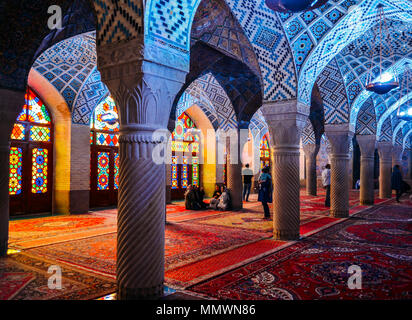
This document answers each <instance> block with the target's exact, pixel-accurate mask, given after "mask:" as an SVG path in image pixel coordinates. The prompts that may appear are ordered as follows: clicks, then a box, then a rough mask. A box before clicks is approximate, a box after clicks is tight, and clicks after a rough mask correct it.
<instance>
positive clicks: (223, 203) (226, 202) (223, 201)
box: [217, 186, 230, 211]
mask: <svg viewBox="0 0 412 320" xmlns="http://www.w3.org/2000/svg"><path fill="white" fill-rule="evenodd" d="M221 190H222V195H221V196H220V198H219V204H218V205H217V208H218V209H219V210H223V211H226V210H228V209H229V208H230V194H229V191H228V190H227V188H226V187H225V186H222V188H221Z"/></svg>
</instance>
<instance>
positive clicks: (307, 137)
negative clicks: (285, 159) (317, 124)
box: [301, 118, 316, 145]
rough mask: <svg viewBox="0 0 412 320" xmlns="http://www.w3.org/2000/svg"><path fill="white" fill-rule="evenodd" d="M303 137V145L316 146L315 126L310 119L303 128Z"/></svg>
mask: <svg viewBox="0 0 412 320" xmlns="http://www.w3.org/2000/svg"><path fill="white" fill-rule="evenodd" d="M301 137H302V144H303V145H306V144H316V138H315V132H314V131H313V126H312V123H311V121H310V120H309V118H308V120H307V121H306V125H305V127H304V128H303V131H302V135H301Z"/></svg>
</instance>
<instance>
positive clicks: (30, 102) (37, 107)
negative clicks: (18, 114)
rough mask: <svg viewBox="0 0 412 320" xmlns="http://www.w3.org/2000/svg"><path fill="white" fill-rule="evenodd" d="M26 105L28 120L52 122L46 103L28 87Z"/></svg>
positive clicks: (44, 122)
mask: <svg viewBox="0 0 412 320" xmlns="http://www.w3.org/2000/svg"><path fill="white" fill-rule="evenodd" d="M26 105H27V107H26V108H27V114H28V119H27V120H28V121H30V122H34V123H42V124H50V122H51V119H50V115H49V112H48V111H47V108H46V106H45V104H44V103H43V101H41V100H40V98H39V97H38V96H37V95H36V94H35V93H34V92H33V91H32V90H30V89H28V90H27V93H26ZM23 109H24V108H23Z"/></svg>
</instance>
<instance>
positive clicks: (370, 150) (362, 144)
mask: <svg viewBox="0 0 412 320" xmlns="http://www.w3.org/2000/svg"><path fill="white" fill-rule="evenodd" d="M356 141H358V144H359V148H360V150H361V157H363V158H367V157H372V158H373V157H374V154H375V149H376V136H375V135H357V136H356Z"/></svg>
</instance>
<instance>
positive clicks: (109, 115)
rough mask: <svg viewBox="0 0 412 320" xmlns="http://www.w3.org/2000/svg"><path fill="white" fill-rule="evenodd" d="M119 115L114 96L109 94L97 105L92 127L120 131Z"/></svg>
mask: <svg viewBox="0 0 412 320" xmlns="http://www.w3.org/2000/svg"><path fill="white" fill-rule="evenodd" d="M118 120H119V116H118V112H117V107H116V104H115V102H114V100H113V98H112V97H110V96H108V97H107V98H106V99H104V100H103V101H102V102H101V103H99V105H98V106H97V107H96V109H95V110H94V113H93V117H92V121H91V124H90V125H91V128H92V129H96V130H103V131H113V132H115V131H119V128H120V126H119V121H118Z"/></svg>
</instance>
